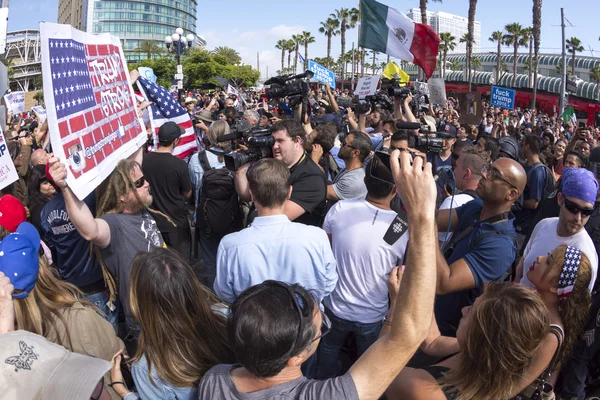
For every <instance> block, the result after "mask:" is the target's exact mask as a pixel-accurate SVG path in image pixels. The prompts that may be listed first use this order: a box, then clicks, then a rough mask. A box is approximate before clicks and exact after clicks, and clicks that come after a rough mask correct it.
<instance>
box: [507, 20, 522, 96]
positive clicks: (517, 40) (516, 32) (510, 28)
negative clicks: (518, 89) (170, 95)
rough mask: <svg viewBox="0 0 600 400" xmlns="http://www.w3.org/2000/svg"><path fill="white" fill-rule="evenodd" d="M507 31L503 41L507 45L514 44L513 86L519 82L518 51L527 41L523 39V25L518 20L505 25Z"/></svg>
mask: <svg viewBox="0 0 600 400" xmlns="http://www.w3.org/2000/svg"><path fill="white" fill-rule="evenodd" d="M504 30H505V31H506V33H505V34H504V36H503V42H504V44H505V45H506V46H513V49H514V57H513V79H512V86H513V87H514V86H515V85H516V83H517V52H518V51H519V47H521V46H524V45H525V44H526V42H525V41H524V40H523V27H522V26H521V24H519V23H518V22H513V23H512V24H508V25H506V26H505V27H504Z"/></svg>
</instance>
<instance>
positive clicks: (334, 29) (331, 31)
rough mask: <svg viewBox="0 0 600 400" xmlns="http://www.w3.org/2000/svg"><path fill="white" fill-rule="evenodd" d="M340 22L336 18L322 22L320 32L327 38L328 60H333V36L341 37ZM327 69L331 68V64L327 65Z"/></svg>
mask: <svg viewBox="0 0 600 400" xmlns="http://www.w3.org/2000/svg"><path fill="white" fill-rule="evenodd" d="M339 27H340V21H338V20H337V19H335V18H327V20H326V21H325V22H321V27H320V28H319V32H321V33H323V34H324V35H325V36H327V59H328V60H331V38H332V37H333V36H336V35H339V34H340V30H339V29H338V28H339ZM326 67H327V68H330V67H331V64H327V65H326Z"/></svg>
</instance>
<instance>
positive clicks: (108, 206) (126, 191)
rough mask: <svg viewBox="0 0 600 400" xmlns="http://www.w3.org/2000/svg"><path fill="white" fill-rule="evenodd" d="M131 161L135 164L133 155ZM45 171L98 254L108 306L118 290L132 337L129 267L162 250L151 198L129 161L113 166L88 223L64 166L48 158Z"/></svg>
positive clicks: (85, 209) (134, 332) (134, 334)
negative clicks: (142, 255) (139, 255)
mask: <svg viewBox="0 0 600 400" xmlns="http://www.w3.org/2000/svg"><path fill="white" fill-rule="evenodd" d="M140 150H141V149H140ZM136 156H137V159H140V161H141V157H140V156H141V154H140V153H139V150H138V153H136ZM48 165H49V173H50V175H51V177H52V180H53V181H54V184H55V185H56V186H58V187H59V188H60V190H61V192H62V194H63V196H64V200H65V205H66V209H67V214H68V215H69V218H70V220H71V222H72V223H73V225H74V226H75V229H77V231H78V232H79V234H80V235H81V236H82V237H83V238H84V239H85V240H88V241H90V242H91V243H92V244H93V245H95V246H97V248H98V249H99V253H100V256H101V266H102V272H103V274H104V279H105V280H106V283H107V285H108V287H109V289H110V292H111V298H110V301H111V303H112V304H111V306H112V307H114V303H113V301H114V294H115V292H116V291H117V285H118V295H119V301H120V303H121V305H122V306H123V308H124V311H125V316H126V320H127V321H126V322H127V326H128V328H129V333H130V334H131V336H132V337H137V335H138V334H139V328H138V327H136V323H135V322H134V319H133V317H132V316H131V309H130V304H129V276H130V275H131V274H130V273H131V262H132V260H133V258H134V257H135V255H136V254H137V253H138V252H147V251H150V250H151V249H153V248H154V247H163V246H164V241H163V238H162V236H161V234H160V231H159V230H158V228H157V225H156V221H155V220H154V218H153V217H152V215H150V212H154V213H157V212H156V211H153V210H150V209H148V207H149V206H150V204H152V196H151V195H150V185H149V183H148V181H146V179H145V178H144V175H143V173H142V168H141V167H140V164H139V163H138V162H136V161H134V159H133V157H132V158H130V159H125V160H121V161H119V163H118V164H117V167H116V168H115V170H114V171H113V172H112V174H111V175H110V177H109V178H108V185H107V188H106V191H105V192H104V194H103V195H102V197H101V198H100V201H99V202H98V207H97V215H98V218H94V215H93V214H92V213H91V212H90V209H89V208H88V206H87V205H86V204H85V203H84V202H83V201H81V200H79V199H78V198H77V197H76V196H75V194H74V193H73V191H72V190H71V189H70V188H69V186H68V185H67V182H66V181H65V178H66V176H67V169H66V166H65V164H64V163H62V162H61V161H60V160H59V159H58V158H57V157H55V156H53V157H52V158H51V159H50V161H49V162H48Z"/></svg>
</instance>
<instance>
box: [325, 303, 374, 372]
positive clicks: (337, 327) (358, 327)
mask: <svg viewBox="0 0 600 400" xmlns="http://www.w3.org/2000/svg"><path fill="white" fill-rule="evenodd" d="M325 313H326V314H327V316H328V317H329V319H330V320H331V325H332V327H331V332H329V333H328V334H327V335H325V336H323V339H321V344H320V346H319V350H318V352H319V355H318V357H317V379H319V380H322V379H329V378H335V377H336V376H337V375H338V372H339V370H338V358H339V354H340V350H341V349H342V346H343V345H344V342H345V341H346V338H347V337H348V335H349V334H350V333H354V336H355V337H356V351H357V357H360V356H361V355H362V354H363V353H364V352H365V351H367V349H368V348H369V346H371V345H372V344H373V343H375V342H376V341H377V338H378V337H379V332H381V328H382V327H383V321H377V322H373V323H370V324H363V323H360V322H355V321H347V320H345V319H342V318H338V317H336V316H335V315H334V314H333V313H332V312H331V310H329V309H327V308H325Z"/></svg>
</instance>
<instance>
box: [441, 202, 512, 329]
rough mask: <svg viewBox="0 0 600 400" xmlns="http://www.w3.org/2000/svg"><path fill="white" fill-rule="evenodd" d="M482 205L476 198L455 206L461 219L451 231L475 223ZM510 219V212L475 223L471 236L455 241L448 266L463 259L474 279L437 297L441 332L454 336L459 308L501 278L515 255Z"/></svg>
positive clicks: (459, 316) (471, 301)
mask: <svg viewBox="0 0 600 400" xmlns="http://www.w3.org/2000/svg"><path fill="white" fill-rule="evenodd" d="M482 207H483V202H482V201H481V200H480V199H475V200H472V201H470V202H468V203H466V204H465V205H463V206H461V207H459V208H457V209H456V215H457V216H458V220H459V221H460V222H459V225H458V226H457V228H456V230H455V233H454V234H455V235H456V234H457V232H459V231H460V230H462V227H463V226H468V225H472V224H477V222H478V221H479V214H480V213H481V208H482ZM513 222H514V219H513V218H512V215H511V216H510V218H509V219H507V220H505V221H502V222H498V223H494V224H492V223H487V222H484V223H481V224H478V225H477V226H476V227H475V229H474V230H473V231H472V232H471V234H470V235H468V236H467V237H465V238H464V239H462V240H461V241H459V242H458V243H457V244H456V246H455V247H454V251H453V252H452V254H451V255H450V256H449V257H448V258H447V259H446V262H447V263H448V265H451V264H452V263H454V262H455V261H458V260H460V259H461V258H462V259H464V261H465V262H466V263H467V265H468V267H469V269H470V270H471V273H472V274H473V278H474V279H475V287H474V288H472V289H466V290H461V291H459V292H454V293H449V294H446V295H439V296H437V298H436V302H435V317H436V320H437V323H438V326H439V328H440V332H441V333H442V335H444V336H455V335H456V328H457V327H458V322H459V321H460V319H461V317H462V316H461V309H462V308H463V307H466V306H469V305H471V304H473V303H474V302H475V299H476V298H477V297H478V296H479V295H480V294H481V293H482V290H483V285H484V284H485V283H487V282H494V281H501V280H502V279H503V278H504V275H505V274H506V272H507V271H508V269H509V268H510V266H511V265H512V263H513V261H514V260H515V256H516V254H517V244H516V243H517V236H516V232H515V228H514V225H513ZM500 232H502V233H500ZM488 233H489V234H488ZM482 235H485V236H482Z"/></svg>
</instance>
